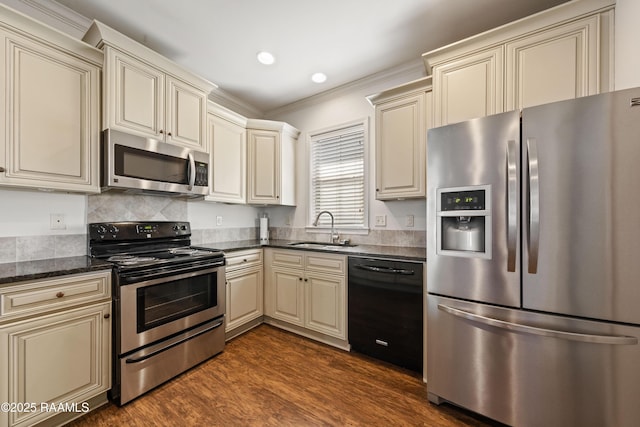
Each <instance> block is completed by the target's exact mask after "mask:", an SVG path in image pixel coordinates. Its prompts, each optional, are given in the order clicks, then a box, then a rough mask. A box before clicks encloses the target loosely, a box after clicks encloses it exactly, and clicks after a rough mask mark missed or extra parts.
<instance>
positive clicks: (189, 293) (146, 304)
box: [136, 273, 218, 333]
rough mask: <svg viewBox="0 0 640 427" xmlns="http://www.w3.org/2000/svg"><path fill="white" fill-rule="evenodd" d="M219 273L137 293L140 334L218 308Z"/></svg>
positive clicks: (168, 283)
mask: <svg viewBox="0 0 640 427" xmlns="http://www.w3.org/2000/svg"><path fill="white" fill-rule="evenodd" d="M217 282H218V281H217V273H212V274H204V275H201V276H196V277H189V278H185V279H179V280H172V281H170V282H165V283H161V284H158V285H153V286H145V287H142V288H139V289H137V304H136V306H137V316H136V317H137V331H138V333H140V332H144V331H146V330H149V329H152V328H155V327H157V326H160V325H163V324H165V323H169V322H172V321H174V320H177V319H180V318H183V317H187V316H189V315H191V314H194V313H197V312H199V311H202V310H206V309H208V308H212V307H216V306H217V305H218V297H217V289H216V287H217Z"/></svg>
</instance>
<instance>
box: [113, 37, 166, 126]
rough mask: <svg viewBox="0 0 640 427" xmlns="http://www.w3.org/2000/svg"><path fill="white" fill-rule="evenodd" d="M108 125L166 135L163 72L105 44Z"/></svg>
mask: <svg viewBox="0 0 640 427" xmlns="http://www.w3.org/2000/svg"><path fill="white" fill-rule="evenodd" d="M104 51H105V55H106V56H107V60H106V67H105V78H107V79H108V81H107V82H106V84H105V97H106V98H107V99H109V102H105V109H108V111H105V124H104V127H105V128H112V129H119V130H123V131H128V132H132V131H133V132H137V133H139V134H142V135H144V136H151V137H154V138H164V136H163V135H162V136H161V134H160V132H163V133H164V74H163V73H162V72H160V71H159V70H157V69H155V68H153V67H151V66H149V65H147V64H145V63H143V62H141V61H138V60H137V59H135V58H132V57H130V56H129V55H126V54H124V53H122V52H120V51H118V50H117V49H112V48H109V47H106V48H105V49H104Z"/></svg>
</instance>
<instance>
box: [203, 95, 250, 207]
mask: <svg viewBox="0 0 640 427" xmlns="http://www.w3.org/2000/svg"><path fill="white" fill-rule="evenodd" d="M246 123H247V119H246V118H244V117H242V116H240V115H238V114H236V113H234V112H232V111H230V110H227V109H225V108H224V107H221V106H219V105H214V104H213V103H211V102H209V114H208V117H207V135H208V138H209V150H210V154H211V161H210V163H209V164H210V165H211V167H210V168H209V195H208V196H205V200H210V201H213V202H224V203H246V202H247V185H246V182H247V179H246V177H247V130H246Z"/></svg>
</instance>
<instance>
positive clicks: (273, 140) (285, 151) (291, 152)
mask: <svg viewBox="0 0 640 427" xmlns="http://www.w3.org/2000/svg"><path fill="white" fill-rule="evenodd" d="M247 127H248V129H247V156H248V159H247V168H248V170H247V179H248V182H247V187H248V190H247V203H249V204H259V205H285V206H295V204H296V197H295V196H296V194H295V193H296V186H295V182H296V167H295V162H296V143H297V141H298V136H299V135H300V131H298V130H297V129H295V128H293V127H292V126H290V125H288V124H286V123H283V122H273V121H268V120H253V119H250V120H248V122H247Z"/></svg>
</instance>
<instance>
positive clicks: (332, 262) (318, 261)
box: [305, 252, 346, 274]
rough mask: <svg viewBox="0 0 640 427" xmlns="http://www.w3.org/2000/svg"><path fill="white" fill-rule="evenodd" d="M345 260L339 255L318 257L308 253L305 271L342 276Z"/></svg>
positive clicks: (318, 255)
mask: <svg viewBox="0 0 640 427" xmlns="http://www.w3.org/2000/svg"><path fill="white" fill-rule="evenodd" d="M345 265H346V259H345V257H344V256H341V255H320V254H315V253H313V252H310V253H309V255H307V261H306V265H305V267H306V269H307V270H308V271H319V272H323V273H333V274H344V273H345Z"/></svg>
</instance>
